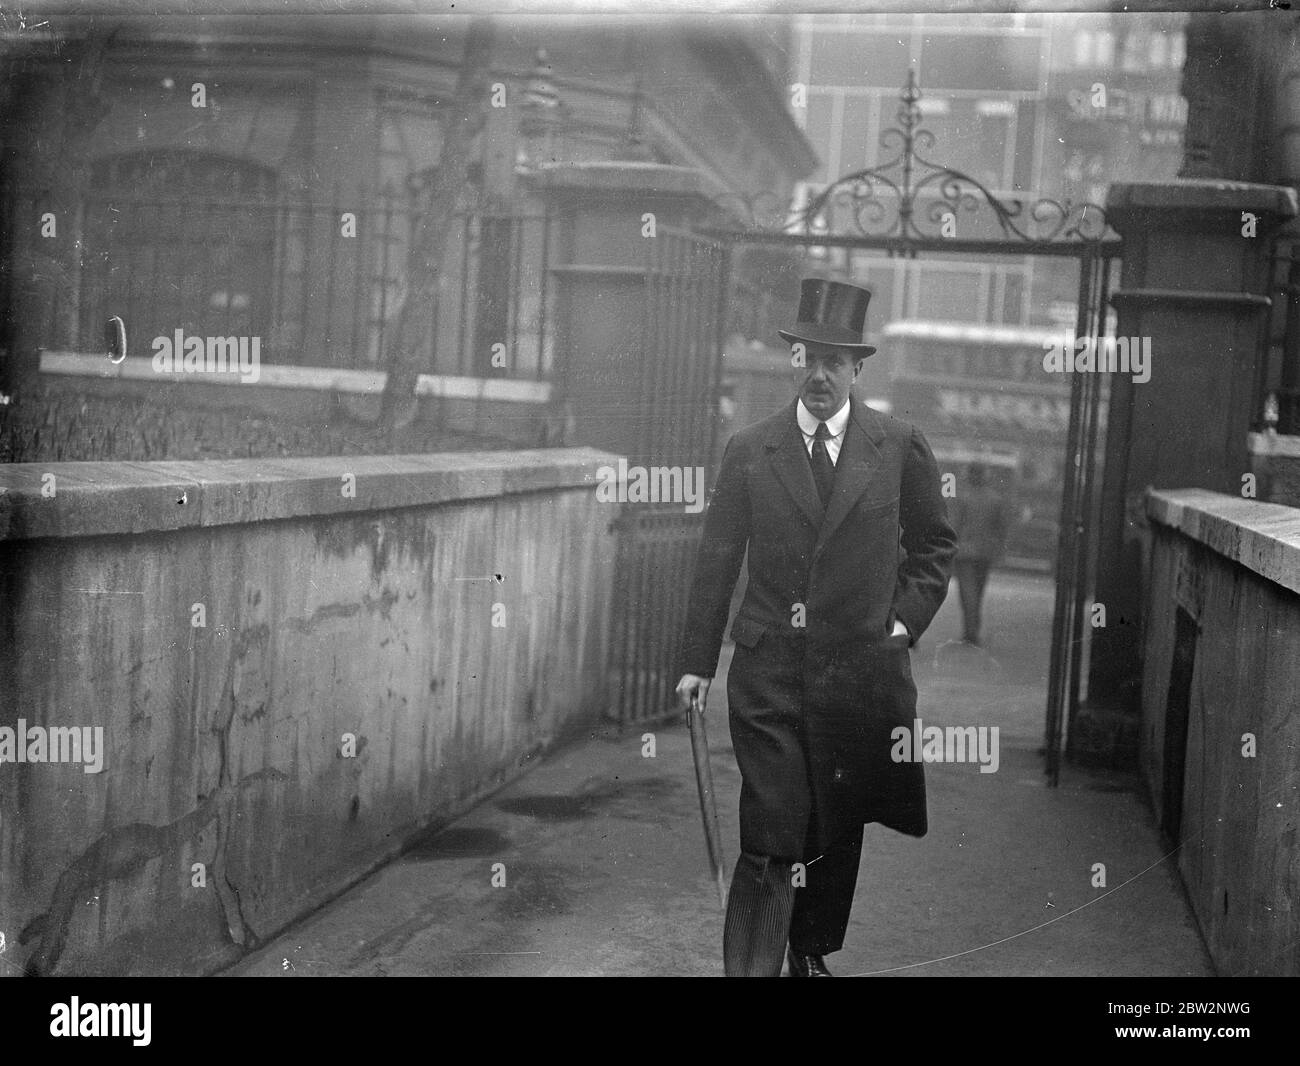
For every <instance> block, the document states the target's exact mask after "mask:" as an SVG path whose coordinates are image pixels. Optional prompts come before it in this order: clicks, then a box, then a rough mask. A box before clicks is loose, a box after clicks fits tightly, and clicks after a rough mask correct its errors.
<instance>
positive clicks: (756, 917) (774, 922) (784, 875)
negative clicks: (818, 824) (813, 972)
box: [722, 829, 862, 977]
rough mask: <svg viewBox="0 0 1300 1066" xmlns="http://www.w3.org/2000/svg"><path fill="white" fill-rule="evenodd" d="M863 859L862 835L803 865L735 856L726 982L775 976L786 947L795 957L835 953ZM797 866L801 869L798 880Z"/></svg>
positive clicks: (729, 899)
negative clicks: (859, 864)
mask: <svg viewBox="0 0 1300 1066" xmlns="http://www.w3.org/2000/svg"><path fill="white" fill-rule="evenodd" d="M861 855H862V830H861V829H859V830H858V832H857V833H856V834H855V835H853V836H851V837H849V838H847V839H845V840H843V841H841V842H840V843H838V844H836V845H835V846H833V847H831V848H828V849H827V850H826V851H825V852H823V853H822V854H821V855H810V856H808V857H806V858H804V859H802V860H794V859H785V858H777V857H773V856H770V855H753V854H751V853H749V852H741V855H740V859H739V861H738V862H737V863H736V870H735V873H734V874H733V875H732V878H731V892H730V894H729V895H728V897H727V916H726V920H725V922H724V924H723V934H722V959H723V967H724V970H725V972H726V975H727V976H728V977H780V976H781V964H782V963H783V962H784V961H785V947H786V943H787V941H788V942H789V945H790V949H791V950H792V951H793V952H794V953H795V954H797V955H829V954H830V953H831V952H833V951H839V949H840V948H841V947H843V946H844V933H845V930H846V929H847V928H848V924H849V911H850V910H851V909H852V907H853V890H854V888H855V886H856V885H857V881H858V862H859V859H860V858H861ZM796 861H802V863H803V866H804V869H803V871H802V878H801V879H800V878H798V877H797V876H796V875H797V871H796V870H795V863H796ZM800 880H802V883H801V884H799V883H798V882H799V881H800ZM796 885H798V887H796Z"/></svg>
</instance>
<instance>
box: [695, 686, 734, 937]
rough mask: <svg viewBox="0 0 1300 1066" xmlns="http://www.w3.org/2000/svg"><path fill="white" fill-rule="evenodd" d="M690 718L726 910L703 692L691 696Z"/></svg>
mask: <svg viewBox="0 0 1300 1066" xmlns="http://www.w3.org/2000/svg"><path fill="white" fill-rule="evenodd" d="M686 722H687V725H689V726H690V730H691V752H692V753H693V754H694V756H695V784H696V785H697V786H698V787H699V790H700V814H701V816H703V818H704V842H705V844H706V845H707V846H708V849H709V866H710V867H712V869H713V879H714V880H715V881H716V882H717V883H718V903H720V904H721V905H722V910H723V913H724V914H725V913H726V910H727V882H726V878H725V877H724V875H723V866H724V863H723V859H722V829H721V827H720V826H719V825H718V801H717V797H716V796H715V795H714V793H713V768H712V767H711V766H710V765H709V735H708V733H707V732H706V730H705V728H704V712H703V711H701V710H700V706H699V696H698V695H695V696H692V697H691V705H690V708H689V709H688V710H687V712H686Z"/></svg>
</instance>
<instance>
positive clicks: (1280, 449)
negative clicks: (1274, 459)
mask: <svg viewBox="0 0 1300 1066" xmlns="http://www.w3.org/2000/svg"><path fill="white" fill-rule="evenodd" d="M1246 447H1247V449H1248V450H1249V451H1250V454H1251V455H1278V456H1282V457H1283V458H1287V459H1292V458H1294V459H1300V436H1295V435H1293V434H1290V433H1250V434H1248V435H1247V437H1246Z"/></svg>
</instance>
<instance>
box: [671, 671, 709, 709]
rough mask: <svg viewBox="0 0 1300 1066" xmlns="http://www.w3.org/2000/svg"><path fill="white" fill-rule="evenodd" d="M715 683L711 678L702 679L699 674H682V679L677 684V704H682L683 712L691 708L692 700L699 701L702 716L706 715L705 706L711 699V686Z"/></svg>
mask: <svg viewBox="0 0 1300 1066" xmlns="http://www.w3.org/2000/svg"><path fill="white" fill-rule="evenodd" d="M712 683H713V678H711V677H700V676H699V675H698V674H682V679H681V680H680V681H678V682H677V702H678V703H680V704H681V706H682V709H683V710H687V709H689V708H690V706H691V700H693V699H694V700H697V701H698V703H699V708H700V714H703V713H704V705H705V703H706V702H708V698H709V685H711V684H712Z"/></svg>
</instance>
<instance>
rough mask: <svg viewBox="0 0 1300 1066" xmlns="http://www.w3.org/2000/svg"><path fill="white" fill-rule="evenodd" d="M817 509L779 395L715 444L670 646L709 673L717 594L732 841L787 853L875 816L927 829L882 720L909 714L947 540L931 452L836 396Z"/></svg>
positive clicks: (912, 777)
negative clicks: (828, 489)
mask: <svg viewBox="0 0 1300 1066" xmlns="http://www.w3.org/2000/svg"><path fill="white" fill-rule="evenodd" d="M849 403H850V404H851V411H850V417H849V420H848V423H847V428H846V432H845V436H844V442H843V446H842V448H841V450H840V454H839V458H838V460H837V462H836V466H835V482H834V489H833V491H832V494H831V498H830V503H829V505H828V506H827V507H826V508H824V509H823V507H822V504H821V500H820V498H819V496H818V494H817V488H816V483H815V482H814V480H813V474H812V466H811V464H810V462H809V458H808V451H807V448H806V446H805V445H804V440H803V436H802V434H801V433H800V430H799V424H798V421H797V419H796V416H795V410H796V403H793V402H792V403H791V404H789V405H788V406H787V407H786V408H784V409H783V410H782V411H780V412H779V413H777V414H775V415H773V416H772V417H770V418H767V419H765V420H764V421H762V422H758V423H756V424H754V425H752V426H748V427H746V428H745V429H742V430H740V431H739V432H737V433H736V434H735V435H734V436H733V437H732V438H731V440H730V441H729V442H728V444H727V448H726V451H725V453H724V454H723V458H722V465H721V468H720V470H719V472H718V477H717V481H716V482H715V484H714V488H713V491H712V494H711V497H710V502H709V508H708V511H707V513H706V514H705V519H704V532H703V536H702V539H701V542H700V547H699V552H698V555H697V558H696V564H695V574H694V579H693V583H692V591H691V598H690V603H689V607H688V609H687V616H686V625H685V635H684V639H683V644H682V655H681V668H682V672H683V673H693V674H698V675H700V676H702V677H712V676H713V674H714V672H715V670H716V669H717V662H718V654H719V651H720V650H721V647H722V636H723V630H724V628H725V626H726V621H727V614H728V610H729V608H730V603H731V595H732V592H733V590H734V587H735V582H736V579H737V577H738V576H739V573H740V566H741V563H742V561H743V560H744V559H745V557H746V554H745V553H746V550H747V549H748V584H747V588H746V591H745V596H744V600H743V602H742V603H741V605H740V609H739V610H738V612H737V615H736V620H735V622H734V623H733V624H732V627H731V636H732V639H733V640H734V641H735V643H736V652H735V657H734V658H733V660H732V663H731V669H730V672H729V675H728V686H727V697H728V704H729V707H730V719H731V722H730V724H731V733H732V741H733V745H734V747H735V752H736V759H737V762H738V763H739V766H740V770H741V774H742V777H743V784H742V789H741V800H740V821H741V847H742V849H743V850H745V851H749V852H753V853H755V854H760V855H773V856H779V857H787V858H799V857H801V856H804V855H807V854H809V853H810V852H815V853H819V852H820V851H821V850H824V849H825V848H826V847H827V846H829V844H831V843H833V842H835V841H837V840H839V839H841V838H843V837H844V836H845V835H846V834H849V833H852V832H856V830H857V828H858V827H859V826H861V825H862V824H863V823H866V822H880V823H882V824H884V825H886V826H888V827H890V828H892V829H896V830H898V831H899V832H902V833H908V834H911V835H914V836H923V835H924V834H925V832H926V828H927V826H926V804H925V776H924V770H923V767H922V765H921V764H920V763H913V762H895V761H893V760H892V759H891V757H890V752H891V749H892V748H893V747H894V744H893V741H892V739H891V731H892V730H893V729H894V728H895V727H896V726H905V727H906V728H908V729H909V730H910V729H911V728H912V722H913V719H914V718H915V712H916V687H915V685H914V684H913V683H912V673H911V662H910V659H911V656H910V652H909V650H908V648H909V645H908V641H907V640H905V639H904V638H902V637H898V638H890V636H889V634H890V632H891V630H892V628H893V622H894V619H895V618H897V619H901V620H902V622H903V623H904V625H906V626H907V629H908V631H909V633H910V634H911V638H912V640H911V642H912V643H913V644H914V643H915V641H916V638H918V637H919V636H920V635H921V634H922V633H924V632H925V629H926V627H927V626H929V624H930V621H931V619H932V618H933V617H934V615H935V612H936V611H937V610H938V609H939V606H940V604H941V603H942V602H943V599H944V596H945V595H946V594H947V591H948V575H949V570H950V567H951V563H952V557H953V554H954V552H955V550H956V537H955V535H954V533H953V531H952V528H951V527H950V526H949V524H948V517H947V508H946V506H945V504H944V499H943V495H942V491H941V483H940V477H939V471H938V468H937V466H936V464H935V460H934V455H933V453H932V452H931V450H930V446H929V445H928V444H927V443H926V440H925V438H924V437H923V436H922V435H921V433H920V431H919V430H917V429H916V428H915V427H913V426H911V425H910V424H908V423H907V422H904V421H902V420H900V419H896V418H893V417H891V416H889V415H885V414H882V413H880V412H878V411H875V410H873V409H872V408H870V407H868V406H867V405H866V404H865V403H862V402H861V401H859V400H857V399H855V398H850V400H849Z"/></svg>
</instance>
